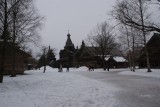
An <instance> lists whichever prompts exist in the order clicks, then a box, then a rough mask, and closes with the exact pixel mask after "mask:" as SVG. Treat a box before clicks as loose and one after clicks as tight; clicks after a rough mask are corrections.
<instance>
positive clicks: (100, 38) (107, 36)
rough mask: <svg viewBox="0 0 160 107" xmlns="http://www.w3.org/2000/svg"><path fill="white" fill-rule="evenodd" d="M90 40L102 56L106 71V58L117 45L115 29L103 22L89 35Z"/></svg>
mask: <svg viewBox="0 0 160 107" xmlns="http://www.w3.org/2000/svg"><path fill="white" fill-rule="evenodd" d="M88 38H89V41H90V44H91V45H92V46H93V47H95V50H96V51H97V53H99V54H101V55H102V66H103V68H104V70H106V64H105V57H106V55H107V54H108V53H109V51H110V50H111V49H113V48H114V47H115V46H116V45H117V44H116V42H115V36H114V35H113V27H111V26H110V25H109V24H108V23H107V22H103V23H101V24H100V25H97V27H96V29H95V30H94V31H92V32H91V33H90V34H89V35H88ZM97 47H98V48H97Z"/></svg>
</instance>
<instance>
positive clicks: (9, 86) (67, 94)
mask: <svg viewBox="0 0 160 107" xmlns="http://www.w3.org/2000/svg"><path fill="white" fill-rule="evenodd" d="M72 70H76V69H75V68H74V69H71V72H64V71H65V69H64V71H63V72H58V70H57V69H52V68H50V67H47V70H46V73H43V69H41V70H32V71H25V74H26V75H20V76H19V75H18V76H17V77H15V78H11V77H9V76H4V83H2V84H0V107H106V106H107V107H114V106H115V105H116V100H115V99H114V98H115V97H114V93H115V92H118V91H119V89H118V88H116V87H113V86H112V85H110V84H107V85H104V84H103V83H101V82H98V81H96V80H93V79H88V78H85V77H83V76H80V75H77V74H75V73H72ZM77 71H85V72H87V68H85V67H82V68H79V69H77Z"/></svg>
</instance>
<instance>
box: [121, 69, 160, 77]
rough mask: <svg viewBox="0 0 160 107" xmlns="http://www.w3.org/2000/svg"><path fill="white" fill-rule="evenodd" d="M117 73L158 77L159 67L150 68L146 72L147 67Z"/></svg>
mask: <svg viewBox="0 0 160 107" xmlns="http://www.w3.org/2000/svg"><path fill="white" fill-rule="evenodd" d="M119 74H124V75H137V76H145V77H157V78H160V69H152V72H147V69H136V70H135V72H132V71H129V70H126V71H123V72H120V73H119Z"/></svg>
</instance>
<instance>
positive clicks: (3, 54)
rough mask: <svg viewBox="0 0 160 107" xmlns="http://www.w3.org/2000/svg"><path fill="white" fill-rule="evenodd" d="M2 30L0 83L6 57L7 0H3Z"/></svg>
mask: <svg viewBox="0 0 160 107" xmlns="http://www.w3.org/2000/svg"><path fill="white" fill-rule="evenodd" d="M4 11H5V12H4V14H5V17H4V27H3V29H4V31H3V39H4V41H3V43H2V44H3V45H2V56H1V58H2V59H1V68H0V83H3V72H4V66H5V58H6V42H7V40H6V39H7V38H6V36H7V29H8V25H7V20H8V16H7V0H5V6H4Z"/></svg>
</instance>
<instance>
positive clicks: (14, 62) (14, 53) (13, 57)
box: [11, 12, 16, 77]
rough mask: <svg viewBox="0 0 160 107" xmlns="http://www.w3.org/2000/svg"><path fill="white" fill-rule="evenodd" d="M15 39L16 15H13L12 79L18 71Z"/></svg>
mask: <svg viewBox="0 0 160 107" xmlns="http://www.w3.org/2000/svg"><path fill="white" fill-rule="evenodd" d="M15 38H16V13H15V12H14V13H13V44H12V52H13V54H12V55H13V56H12V72H11V77H15V76H16V70H15V65H16V61H15V58H16V51H15Z"/></svg>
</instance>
